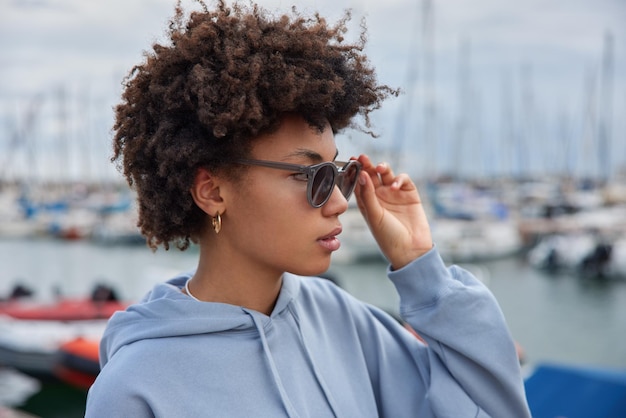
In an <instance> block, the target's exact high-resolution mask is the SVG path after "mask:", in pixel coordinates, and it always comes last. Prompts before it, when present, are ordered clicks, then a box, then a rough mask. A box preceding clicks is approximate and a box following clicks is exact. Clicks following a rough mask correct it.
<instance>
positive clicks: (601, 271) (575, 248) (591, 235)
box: [528, 231, 626, 279]
mask: <svg viewBox="0 0 626 418" xmlns="http://www.w3.org/2000/svg"><path fill="white" fill-rule="evenodd" d="M528 262H529V263H530V265H532V266H533V267H535V268H537V269H542V270H545V271H548V272H567V273H571V274H576V275H579V276H582V277H588V278H610V279H626V238H617V239H610V238H606V237H604V236H602V235H599V234H598V233H597V232H596V231H578V232H574V233H566V234H554V235H548V236H545V237H543V238H541V239H540V240H539V242H538V243H537V244H536V245H535V246H534V247H533V248H532V249H531V250H530V251H529V252H528Z"/></svg>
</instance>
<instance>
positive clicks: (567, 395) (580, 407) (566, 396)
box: [524, 363, 626, 418]
mask: <svg viewBox="0 0 626 418" xmlns="http://www.w3.org/2000/svg"><path fill="white" fill-rule="evenodd" d="M524 386H525V389H526V398H527V400H528V406H529V407H530V411H531V413H532V416H533V418H553V417H567V418H589V417H593V418H619V417H625V416H626V369H609V368H601V367H587V366H578V365H569V364H553V363H544V364H539V365H538V366H537V367H535V368H534V370H533V372H532V374H530V376H528V377H527V378H526V379H525V382H524Z"/></svg>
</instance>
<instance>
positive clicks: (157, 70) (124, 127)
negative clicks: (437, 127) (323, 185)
mask: <svg viewBox="0 0 626 418" xmlns="http://www.w3.org/2000/svg"><path fill="white" fill-rule="evenodd" d="M202 6H203V11H194V12H191V14H190V15H189V17H188V18H185V17H184V11H183V10H182V7H181V6H180V3H179V4H178V5H177V7H176V14H175V16H174V17H173V18H172V20H171V21H170V26H169V32H168V34H169V40H168V44H167V45H163V44H159V43H155V44H154V45H153V51H152V52H150V53H146V57H145V61H144V62H143V63H142V64H140V65H137V66H135V67H134V68H133V69H132V70H131V71H130V73H129V75H128V77H127V79H126V81H125V90H124V93H123V94H122V102H121V103H120V104H119V105H118V106H117V107H116V120H115V124H114V127H113V128H114V138H113V144H114V155H113V157H112V161H113V162H117V163H118V164H119V163H120V160H121V169H122V170H123V173H124V175H125V176H126V179H127V181H128V183H129V185H131V187H134V188H135V189H136V191H137V200H138V207H139V222H138V226H139V227H140V229H141V232H142V234H144V235H145V237H146V239H147V243H148V245H149V246H150V247H151V248H152V249H156V248H157V246H158V245H160V244H162V245H163V246H164V247H165V248H166V249H169V244H170V242H174V243H175V244H176V245H177V247H178V248H180V249H181V250H184V249H186V248H187V247H188V246H189V244H190V241H191V240H194V239H195V238H197V237H198V236H199V234H200V232H201V228H203V225H204V221H205V219H206V214H205V213H204V212H202V211H201V210H200V209H199V208H198V207H197V206H196V205H195V204H194V201H193V199H192V197H191V194H190V188H191V186H192V184H193V181H194V176H195V173H196V171H197V169H198V168H199V167H207V168H208V169H209V170H215V171H222V172H224V173H228V174H230V175H231V176H233V175H234V174H233V170H229V169H232V165H230V164H229V162H232V161H234V160H235V159H238V158H242V157H245V156H246V155H247V154H248V153H249V151H250V148H251V143H252V141H253V140H254V138H255V137H258V136H259V135H260V134H265V133H269V132H272V131H273V130H275V129H277V128H278V125H279V123H280V121H281V118H282V117H283V116H284V115H285V114H288V113H295V114H298V115H300V116H302V117H304V118H305V119H306V120H307V122H309V123H310V124H311V126H313V127H317V128H319V129H323V127H324V126H325V122H326V121H328V122H329V123H330V126H331V127H332V129H333V131H335V132H337V131H340V130H342V129H344V128H346V127H355V128H357V129H360V130H362V131H366V130H369V127H370V126H369V125H370V124H369V117H368V115H369V113H370V112H371V111H372V110H374V109H376V108H378V107H380V104H381V102H382V100H383V99H384V98H386V97H387V96H389V95H390V94H397V92H396V91H395V90H393V89H390V88H389V87H387V86H384V85H383V86H381V85H378V84H377V82H376V78H375V74H374V70H373V68H372V67H371V66H370V65H369V63H368V60H367V57H366V56H365V54H364V53H363V47H364V45H365V25H364V24H362V31H361V36H360V38H359V42H357V43H353V44H347V43H345V42H344V39H343V37H344V34H345V33H346V31H347V27H346V24H347V22H348V21H349V20H350V13H349V12H346V13H345V15H344V17H343V19H341V20H340V21H339V22H338V23H336V24H335V25H333V26H331V25H329V24H328V23H327V22H326V20H325V19H324V18H322V17H320V16H319V15H315V16H313V17H304V16H301V15H300V14H299V13H298V12H297V11H296V10H295V8H294V9H292V11H291V14H290V15H282V16H279V17H274V16H271V15H270V14H269V13H268V12H267V11H265V10H262V9H260V8H259V7H257V6H254V5H252V6H250V7H244V6H241V5H240V4H234V5H233V6H231V7H229V6H227V5H226V4H225V2H224V1H220V2H219V4H218V5H217V8H216V9H215V10H213V11H210V10H208V9H207V8H206V6H205V5H204V4H202ZM357 115H359V116H361V117H362V118H363V120H364V127H362V126H352V123H353V122H352V120H353V118H354V117H355V116H357ZM370 133H371V132H370Z"/></svg>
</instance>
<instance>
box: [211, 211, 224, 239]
mask: <svg viewBox="0 0 626 418" xmlns="http://www.w3.org/2000/svg"><path fill="white" fill-rule="evenodd" d="M211 226H212V227H213V230H214V231H215V233H216V234H219V233H220V231H221V230H222V217H221V216H220V213H219V212H217V215H215V217H214V218H211Z"/></svg>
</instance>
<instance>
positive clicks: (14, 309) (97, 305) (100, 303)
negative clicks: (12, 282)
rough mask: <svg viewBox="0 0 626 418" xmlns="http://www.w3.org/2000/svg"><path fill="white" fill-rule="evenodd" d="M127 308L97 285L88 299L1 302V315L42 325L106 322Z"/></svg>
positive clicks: (10, 298)
mask: <svg viewBox="0 0 626 418" xmlns="http://www.w3.org/2000/svg"><path fill="white" fill-rule="evenodd" d="M128 305H129V303H128V302H122V301H119V300H118V299H117V296H116V294H115V292H114V290H113V289H112V288H110V287H108V286H105V285H101V284H99V285H96V286H95V287H94V289H93V291H92V293H91V295H90V296H89V297H84V298H59V299H57V300H55V301H53V302H51V303H48V302H38V301H33V300H31V299H29V298H27V297H9V298H8V299H7V300H6V301H3V302H0V315H6V316H10V317H12V318H15V319H24V320H27V319H30V320H43V321H45V320H50V321H79V320H95V319H108V318H110V317H111V315H113V314H114V313H115V312H116V311H121V310H124V309H126V308H127V307H128Z"/></svg>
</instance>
